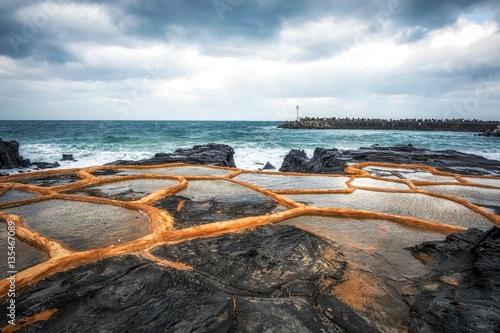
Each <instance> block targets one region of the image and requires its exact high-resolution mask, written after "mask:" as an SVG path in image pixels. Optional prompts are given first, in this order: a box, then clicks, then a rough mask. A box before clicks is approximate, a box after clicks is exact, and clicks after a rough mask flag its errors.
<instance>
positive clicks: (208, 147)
mask: <svg viewBox="0 0 500 333" xmlns="http://www.w3.org/2000/svg"><path fill="white" fill-rule="evenodd" d="M233 156H234V149H233V148H232V147H230V146H228V145H224V144H218V143H208V144H205V145H197V146H194V147H193V148H180V149H177V150H176V151H174V152H173V153H157V154H155V156H154V157H153V158H150V159H146V160H140V161H125V160H118V161H115V162H111V163H108V164H106V165H161V164H168V163H187V164H198V165H216V166H222V167H232V168H236V164H235V163H234V159H233Z"/></svg>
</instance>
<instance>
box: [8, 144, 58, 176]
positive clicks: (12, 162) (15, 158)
mask: <svg viewBox="0 0 500 333" xmlns="http://www.w3.org/2000/svg"><path fill="white" fill-rule="evenodd" d="M59 166H61V165H60V164H59V163H58V162H54V163H49V162H31V161H30V160H28V159H24V158H23V157H22V156H21V155H19V142H17V141H14V140H12V141H3V140H2V139H0V169H17V168H30V167H34V168H36V169H50V168H57V167H59ZM0 175H2V174H1V173H0Z"/></svg>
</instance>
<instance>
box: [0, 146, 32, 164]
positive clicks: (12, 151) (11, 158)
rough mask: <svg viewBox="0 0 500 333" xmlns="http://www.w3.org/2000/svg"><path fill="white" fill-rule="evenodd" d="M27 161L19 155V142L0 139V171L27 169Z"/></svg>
mask: <svg viewBox="0 0 500 333" xmlns="http://www.w3.org/2000/svg"><path fill="white" fill-rule="evenodd" d="M29 165H30V161H29V160H25V159H23V157H22V156H20V155H19V142H17V141H3V140H2V139H0V169H13V168H19V167H28V166H29Z"/></svg>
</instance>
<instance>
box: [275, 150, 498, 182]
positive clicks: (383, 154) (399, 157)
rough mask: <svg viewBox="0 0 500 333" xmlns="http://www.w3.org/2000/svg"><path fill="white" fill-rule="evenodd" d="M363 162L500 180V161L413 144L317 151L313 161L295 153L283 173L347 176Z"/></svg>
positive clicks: (290, 154) (295, 151)
mask: <svg viewBox="0 0 500 333" xmlns="http://www.w3.org/2000/svg"><path fill="white" fill-rule="evenodd" d="M362 162H383V163H394V164H419V165H428V166H431V167H434V168H436V169H437V170H440V171H444V172H452V173H457V174H467V175H490V176H500V161H495V160H489V159H486V158H484V157H482V156H477V155H474V154H465V153H461V152H457V151H454V150H445V151H433V150H429V149H426V148H419V147H414V146H413V145H411V144H409V145H396V146H379V145H373V146H370V147H361V148H359V149H356V150H345V151H341V150H338V149H335V148H333V149H326V148H316V149H315V151H314V156H313V157H312V158H308V157H307V155H306V153H305V152H304V151H301V150H296V149H292V150H291V151H290V152H289V153H288V154H287V155H286V156H285V159H284V161H283V164H282V166H281V168H280V171H281V172H302V173H325V174H344V169H345V168H346V167H347V166H348V165H350V164H356V163H362Z"/></svg>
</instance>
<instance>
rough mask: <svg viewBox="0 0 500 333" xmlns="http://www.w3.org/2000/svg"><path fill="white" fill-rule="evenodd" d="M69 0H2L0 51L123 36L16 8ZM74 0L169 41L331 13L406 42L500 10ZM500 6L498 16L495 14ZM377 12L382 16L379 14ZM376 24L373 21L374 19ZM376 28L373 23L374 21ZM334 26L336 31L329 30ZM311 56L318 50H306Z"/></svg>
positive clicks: (21, 52)
mask: <svg viewBox="0 0 500 333" xmlns="http://www.w3.org/2000/svg"><path fill="white" fill-rule="evenodd" d="M70 3H71V1H62V0H59V1H48V2H32V1H13V0H8V1H2V4H0V54H2V55H6V56H9V57H11V58H14V59H19V58H25V57H28V56H33V57H34V58H35V59H40V60H44V59H45V60H47V61H49V62H55V63H65V62H68V61H75V59H76V58H77V56H78V55H74V54H71V52H69V51H68V50H66V46H67V43H68V42H70V41H72V40H91V41H93V42H95V43H102V44H110V43H124V41H123V40H121V41H119V42H118V41H114V40H113V39H112V37H111V36H108V35H106V34H104V33H102V32H100V31H95V32H94V33H91V32H90V33H89V31H85V32H84V33H82V32H81V31H78V30H75V29H73V28H72V27H60V29H64V30H63V31H57V30H55V29H54V27H52V26H51V22H50V21H51V19H52V15H53V13H51V12H50V10H47V11H45V12H44V11H43V10H42V11H40V10H39V11H38V13H33V14H31V17H29V16H27V17H20V16H19V15H18V12H19V10H22V9H23V8H25V7H27V6H34V5H36V4H45V6H46V8H50V7H51V6H52V7H54V6H55V5H57V4H60V5H65V4H70ZM73 3H75V4H85V3H86V4H92V5H99V6H102V7H103V8H105V9H107V12H108V14H109V15H110V16H111V19H112V22H111V24H113V25H114V26H115V27H116V29H117V31H118V33H120V34H121V35H122V36H123V37H124V38H126V37H128V38H131V37H134V36H135V37H136V38H141V39H142V40H149V41H158V42H167V43H168V42H169V41H170V40H171V38H181V39H184V40H186V41H192V42H195V43H199V44H201V45H203V44H204V42H206V43H211V42H213V41H217V42H218V43H223V42H224V41H227V42H232V41H233V37H237V38H239V39H240V42H241V40H242V41H243V42H244V41H245V40H249V41H250V40H260V41H266V40H270V39H272V38H275V37H276V35H277V33H278V32H279V31H280V30H281V28H282V26H283V22H284V21H285V20H288V21H291V22H297V24H299V23H301V22H307V21H314V20H318V19H320V18H321V17H325V16H334V17H336V18H338V19H340V20H345V19H349V18H351V19H355V20H360V21H365V22H372V23H373V22H375V24H377V22H378V21H380V19H381V16H378V15H379V14H381V13H384V12H385V14H387V13H389V15H388V16H387V15H386V17H385V18H384V19H387V20H390V22H391V23H392V24H393V25H395V26H397V27H399V28H400V29H406V30H405V31H406V33H404V34H403V36H402V39H401V42H403V43H411V42H413V41H416V40H419V39H421V38H423V37H425V35H426V33H428V32H429V31H431V30H433V29H436V28H441V27H444V26H446V25H450V24H453V23H454V22H456V20H457V18H458V17H459V16H460V15H461V14H463V13H467V12H470V11H473V10H474V9H477V8H484V9H485V10H489V11H491V12H492V13H493V15H494V14H495V13H498V11H499V10H498V9H499V5H498V4H497V3H498V2H497V1H496V0H476V1H471V0H440V1H435V0H387V1H379V0H365V1H361V0H355V1H328V0H311V1H303V0H287V1H278V0H268V1H250V0H206V1H201V0H170V1H161V0H149V1H139V0H128V1H106V2H104V1H79V2H73ZM498 17H499V16H498V14H497V18H498ZM377 20H378V21H377ZM372 26H373V24H372ZM372 28H374V29H375V30H376V31H377V28H376V27H374V26H373V27H372ZM331 33H332V34H334V33H335V32H334V31H332V32H331ZM309 52H319V53H321V52H327V53H331V52H332V49H331V48H328V47H323V46H320V45H318V46H316V47H315V48H314V50H311V51H309ZM309 57H311V58H314V55H311V56H307V57H306V59H307V58H309Z"/></svg>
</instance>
